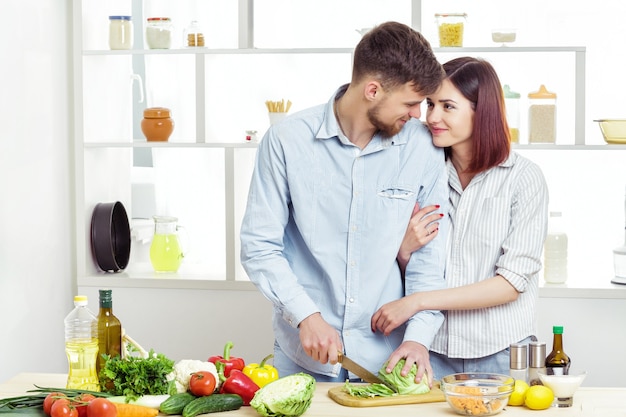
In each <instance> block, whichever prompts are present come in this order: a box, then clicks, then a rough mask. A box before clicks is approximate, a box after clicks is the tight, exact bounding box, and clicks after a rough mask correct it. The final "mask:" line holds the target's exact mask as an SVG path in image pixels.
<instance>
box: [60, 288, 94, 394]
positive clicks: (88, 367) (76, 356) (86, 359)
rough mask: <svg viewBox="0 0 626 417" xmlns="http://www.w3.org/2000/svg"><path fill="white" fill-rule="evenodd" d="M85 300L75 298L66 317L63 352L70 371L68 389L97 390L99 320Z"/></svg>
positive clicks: (80, 297) (81, 296)
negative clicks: (71, 308) (72, 306)
mask: <svg viewBox="0 0 626 417" xmlns="http://www.w3.org/2000/svg"><path fill="white" fill-rule="evenodd" d="M87 301H88V300H87V297H86V296H84V295H77V296H75V297H74V309H73V310H72V311H71V312H70V313H69V314H68V315H67V316H66V317H65V320H64V323H65V353H66V354H67V361H68V365H69V371H68V375H67V385H66V388H68V389H80V390H87V391H100V381H99V380H98V373H97V371H96V362H97V359H98V336H97V335H98V320H97V319H96V316H94V314H93V313H92V312H91V311H89V309H88V308H87Z"/></svg>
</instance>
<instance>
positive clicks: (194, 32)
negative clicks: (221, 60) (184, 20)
mask: <svg viewBox="0 0 626 417" xmlns="http://www.w3.org/2000/svg"><path fill="white" fill-rule="evenodd" d="M183 45H185V46H186V47H188V48H195V47H203V46H204V34H202V30H201V29H200V26H199V25H198V22H197V21H196V20H194V21H192V22H191V24H190V25H189V26H188V27H187V28H186V29H185V35H184V39H183Z"/></svg>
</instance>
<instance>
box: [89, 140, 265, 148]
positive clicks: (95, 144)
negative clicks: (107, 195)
mask: <svg viewBox="0 0 626 417" xmlns="http://www.w3.org/2000/svg"><path fill="white" fill-rule="evenodd" d="M257 146H259V144H258V142H232V143H229V142H145V141H133V142H119V143H118V142H93V143H85V144H84V147H85V148H219V149H254V148H256V147H257Z"/></svg>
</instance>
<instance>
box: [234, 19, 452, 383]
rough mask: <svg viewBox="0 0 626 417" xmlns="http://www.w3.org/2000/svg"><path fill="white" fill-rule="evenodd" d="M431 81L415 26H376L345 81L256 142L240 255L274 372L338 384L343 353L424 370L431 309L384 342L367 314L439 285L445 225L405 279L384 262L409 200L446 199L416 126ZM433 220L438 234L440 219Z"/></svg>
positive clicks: (368, 362) (437, 69)
mask: <svg viewBox="0 0 626 417" xmlns="http://www.w3.org/2000/svg"><path fill="white" fill-rule="evenodd" d="M443 77H444V73H443V70H442V68H441V65H440V64H439V63H438V62H437V60H436V58H435V56H434V54H433V52H432V49H431V47H430V45H429V44H428V42H427V41H426V40H425V39H424V38H423V36H422V35H421V34H419V33H418V32H416V31H414V30H413V29H411V28H410V27H408V26H406V25H403V24H400V23H396V22H387V23H384V24H381V25H379V26H377V27H376V28H374V29H373V30H371V31H370V32H368V33H367V34H366V35H365V36H363V38H362V39H361V41H360V42H359V44H358V45H357V47H356V49H355V51H354V64H353V71H352V80H351V82H350V84H347V85H344V86H342V87H340V88H339V90H338V91H336V93H335V94H333V96H332V98H331V99H330V100H329V102H328V103H326V104H324V105H319V106H317V107H313V108H310V109H308V110H304V111H301V112H298V113H296V114H294V115H292V116H290V117H288V118H287V119H285V120H284V121H282V122H281V123H279V124H276V125H273V126H272V127H271V128H270V130H269V131H268V132H267V133H266V135H265V137H264V138H263V140H262V141H261V143H260V144H259V148H258V153H257V159H256V165H255V168H254V172H253V176H252V182H251V186H250V194H249V196H248V204H247V208H246V213H245V216H244V219H243V224H242V228H241V261H242V264H243V266H244V268H245V270H246V272H247V273H248V276H249V277H250V280H251V281H252V282H253V283H254V284H255V285H256V286H257V287H258V288H259V290H260V291H261V292H262V293H263V294H264V295H265V296H266V297H267V298H268V299H269V300H270V301H271V302H272V303H273V304H274V332H275V338H276V342H275V352H274V366H276V367H277V368H278V371H279V373H280V374H281V375H288V374H291V373H295V372H299V371H304V372H307V373H309V374H311V375H313V376H315V378H316V379H317V380H318V381H344V380H345V379H346V378H347V377H353V375H347V373H346V372H345V371H344V370H341V367H340V366H339V365H338V364H337V360H338V352H343V353H345V354H346V355H347V356H349V357H351V358H352V359H354V360H356V361H357V362H359V363H361V364H363V365H364V366H365V367H367V368H368V369H369V370H370V371H372V372H374V373H376V372H377V371H378V370H379V369H380V367H381V366H382V365H383V362H384V361H385V360H386V359H387V358H389V359H390V360H391V363H393V364H395V363H396V362H397V360H398V359H400V358H406V359H407V360H406V365H405V368H406V370H407V371H408V369H409V368H410V367H411V365H412V364H414V363H417V364H418V376H417V380H419V379H420V378H421V376H422V375H423V373H424V371H425V370H426V371H429V375H431V376H432V371H431V368H430V363H429V360H428V347H429V345H430V342H431V341H432V338H433V336H434V334H435V333H436V331H437V330H438V328H439V326H440V325H441V322H442V320H443V317H442V314H441V313H440V312H438V311H423V312H420V313H419V314H416V315H415V316H414V317H413V318H412V320H410V321H409V324H408V325H407V326H401V328H399V329H396V331H395V332H392V333H391V334H390V335H388V336H385V335H383V334H381V333H376V332H373V331H372V329H371V328H370V319H371V317H372V315H373V313H374V312H375V311H376V310H377V309H378V308H379V307H380V306H382V305H383V304H385V303H386V302H388V301H390V300H396V299H398V298H400V297H402V296H403V295H404V294H405V289H406V294H411V293H413V292H415V291H426V290H431V289H440V288H445V282H444V281H443V267H444V261H445V252H446V251H445V233H441V234H440V235H441V237H437V238H435V239H434V240H433V241H432V242H431V243H430V244H429V245H428V246H426V247H424V248H423V251H422V250H420V251H417V252H416V253H415V254H414V255H413V256H412V259H411V261H409V264H408V266H407V268H406V277H405V280H404V281H403V280H402V278H401V276H400V270H399V268H398V265H397V263H396V255H397V253H398V249H399V246H400V242H401V241H402V238H403V236H404V232H405V230H406V226H407V223H408V221H409V218H410V217H411V214H412V212H413V208H414V207H415V204H416V203H418V204H419V206H422V207H424V206H426V205H428V204H435V203H437V204H441V202H447V201H448V188H447V177H446V174H445V169H444V158H443V152H442V150H440V149H437V148H435V147H434V146H433V145H432V141H431V139H430V135H429V133H428V130H427V129H426V127H425V126H423V125H422V124H421V123H420V122H419V120H417V119H418V118H419V117H420V105H421V103H422V101H423V100H424V99H425V96H426V95H428V94H431V93H434V92H435V91H436V90H437V88H438V87H439V85H440V83H441V80H442V79H443ZM444 209H445V207H443V208H442V211H443V210H444ZM443 212H444V213H445V211H443ZM439 223H440V225H439V229H440V231H441V232H444V231H445V230H446V228H447V219H446V218H444V219H442V220H440V221H439ZM433 229H436V226H433ZM431 382H432V381H431Z"/></svg>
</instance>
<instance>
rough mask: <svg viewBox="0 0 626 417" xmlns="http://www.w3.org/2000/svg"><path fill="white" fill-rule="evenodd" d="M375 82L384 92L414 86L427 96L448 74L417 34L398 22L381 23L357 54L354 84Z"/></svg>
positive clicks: (360, 46) (366, 35) (359, 47)
mask: <svg viewBox="0 0 626 417" xmlns="http://www.w3.org/2000/svg"><path fill="white" fill-rule="evenodd" d="M365 77H373V78H375V79H376V80H377V81H378V82H380V84H381V85H382V87H383V88H384V89H388V90H393V89H394V88H396V87H399V86H402V85H404V84H406V83H411V84H412V86H413V88H414V90H415V91H416V92H418V93H420V94H423V95H428V94H432V93H434V92H435V91H437V88H439V85H440V84H441V81H442V80H443V78H444V77H445V73H444V71H443V68H442V66H441V64H440V63H439V62H438V61H437V58H436V57H435V54H434V53H433V50H432V48H431V47H430V44H429V43H428V41H427V40H426V38H424V36H422V34H420V33H419V32H417V31H416V30H414V29H412V28H411V27H409V26H407V25H404V24H402V23H398V22H386V23H382V24H380V25H378V26H376V27H374V28H373V29H372V30H370V31H369V32H367V33H366V34H365V35H364V36H363V38H362V39H361V41H360V42H359V44H358V45H357V46H356V48H355V50H354V65H353V69H352V82H353V83H358V82H360V81H362V80H363V79H364V78H365Z"/></svg>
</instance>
